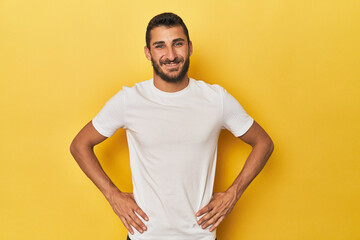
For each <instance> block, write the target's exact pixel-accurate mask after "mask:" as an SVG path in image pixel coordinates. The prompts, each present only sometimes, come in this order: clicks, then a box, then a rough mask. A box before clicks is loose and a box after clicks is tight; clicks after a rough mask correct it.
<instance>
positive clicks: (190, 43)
mask: <svg viewBox="0 0 360 240" xmlns="http://www.w3.org/2000/svg"><path fill="white" fill-rule="evenodd" d="M192 53H193V45H192V41H190V42H189V56H191V54H192Z"/></svg>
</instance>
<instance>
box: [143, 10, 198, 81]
mask: <svg viewBox="0 0 360 240" xmlns="http://www.w3.org/2000/svg"><path fill="white" fill-rule="evenodd" d="M144 50H145V55H146V57H147V59H148V60H150V61H151V62H152V65H153V68H154V77H157V76H158V77H160V78H161V79H163V80H165V81H167V82H172V83H176V82H179V81H181V80H182V79H184V77H186V76H187V71H188V69H189V64H190V60H189V57H190V55H191V54H192V43H191V41H190V39H189V33H188V30H187V28H186V26H185V24H184V22H183V21H182V19H181V18H180V17H179V16H177V15H176V14H173V13H162V14H159V15H157V16H155V17H154V18H152V19H151V20H150V22H149V24H148V27H147V30H146V46H145V48H144Z"/></svg>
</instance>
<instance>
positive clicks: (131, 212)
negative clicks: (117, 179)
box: [107, 190, 149, 234]
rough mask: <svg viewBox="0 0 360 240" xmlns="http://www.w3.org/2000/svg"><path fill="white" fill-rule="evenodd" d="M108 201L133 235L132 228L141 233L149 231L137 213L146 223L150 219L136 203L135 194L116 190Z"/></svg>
mask: <svg viewBox="0 0 360 240" xmlns="http://www.w3.org/2000/svg"><path fill="white" fill-rule="evenodd" d="M107 200H108V201H109V203H110V205H111V207H112V208H113V210H114V212H115V213H116V215H118V216H119V218H120V219H121V221H122V222H123V224H124V226H125V227H126V228H127V230H128V231H129V232H130V233H131V234H134V230H133V229H132V227H134V228H135V229H136V230H137V231H138V232H140V233H143V232H144V231H146V230H147V228H146V226H145V224H144V223H143V222H142V221H141V220H140V218H139V217H138V216H137V215H136V214H135V212H136V213H137V214H138V215H140V216H141V217H142V218H143V219H144V220H146V221H148V220H149V218H148V216H147V215H146V214H145V213H144V212H143V210H142V209H141V208H140V207H139V206H138V205H137V203H136V202H135V198H134V194H133V193H124V192H121V191H120V190H116V191H114V192H112V193H111V194H110V196H109V197H108V198H107Z"/></svg>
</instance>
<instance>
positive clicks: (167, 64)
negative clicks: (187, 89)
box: [163, 62, 180, 68]
mask: <svg viewBox="0 0 360 240" xmlns="http://www.w3.org/2000/svg"><path fill="white" fill-rule="evenodd" d="M163 65H164V66H165V67H167V68H177V67H178V66H179V65H180V62H177V63H175V62H171V63H163Z"/></svg>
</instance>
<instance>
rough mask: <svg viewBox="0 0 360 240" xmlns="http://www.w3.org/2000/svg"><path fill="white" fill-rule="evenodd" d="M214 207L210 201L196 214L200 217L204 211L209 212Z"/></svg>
mask: <svg viewBox="0 0 360 240" xmlns="http://www.w3.org/2000/svg"><path fill="white" fill-rule="evenodd" d="M211 209H212V207H211V205H210V203H209V204H208V205H206V206H205V207H203V208H202V209H200V210H199V211H198V212H197V213H196V216H197V217H199V216H201V215H203V214H204V213H207V212H209V211H210V210H211Z"/></svg>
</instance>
